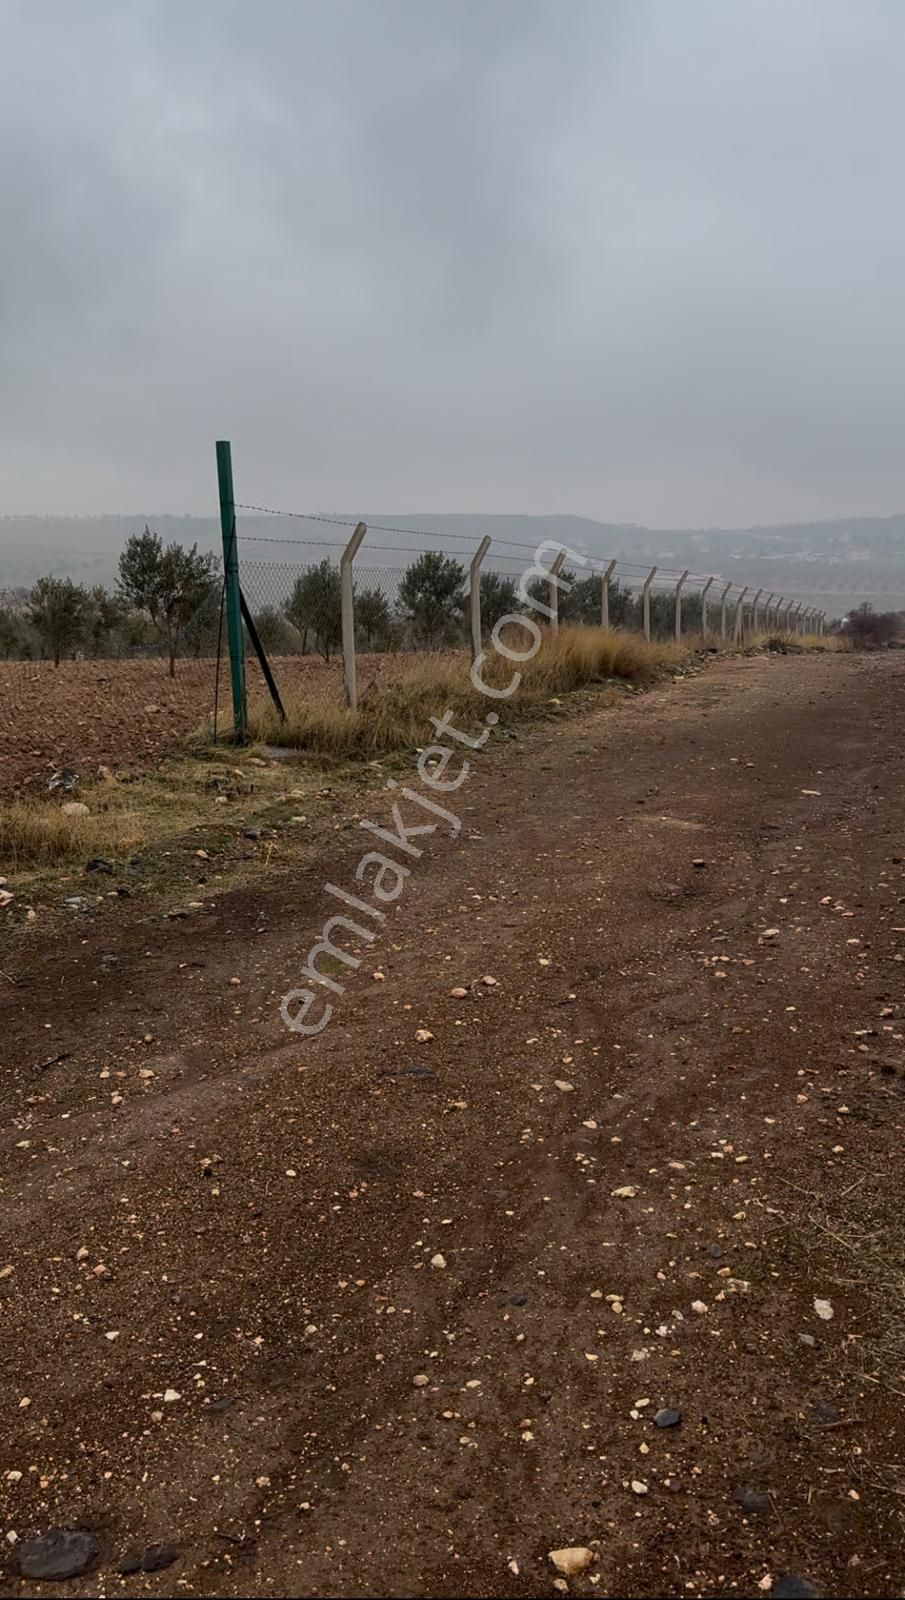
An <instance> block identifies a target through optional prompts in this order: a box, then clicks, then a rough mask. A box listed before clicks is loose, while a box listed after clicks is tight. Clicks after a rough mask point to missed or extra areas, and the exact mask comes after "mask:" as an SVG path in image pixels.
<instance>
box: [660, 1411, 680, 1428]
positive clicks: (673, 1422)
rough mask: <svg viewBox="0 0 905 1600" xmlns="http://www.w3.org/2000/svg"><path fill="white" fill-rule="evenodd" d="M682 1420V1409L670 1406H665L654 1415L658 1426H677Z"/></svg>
mask: <svg viewBox="0 0 905 1600" xmlns="http://www.w3.org/2000/svg"><path fill="white" fill-rule="evenodd" d="M681 1421H682V1413H681V1411H673V1410H672V1409H671V1408H670V1407H669V1406H664V1407H663V1410H662V1411H658V1412H657V1414H656V1416H655V1417H654V1427H656V1428H677V1427H678V1426H679V1423H680V1422H681Z"/></svg>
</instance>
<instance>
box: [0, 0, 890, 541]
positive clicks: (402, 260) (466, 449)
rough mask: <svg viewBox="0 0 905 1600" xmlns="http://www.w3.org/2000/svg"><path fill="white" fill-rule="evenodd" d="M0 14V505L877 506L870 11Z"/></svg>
mask: <svg viewBox="0 0 905 1600" xmlns="http://www.w3.org/2000/svg"><path fill="white" fill-rule="evenodd" d="M4 15H5V28H4V33H5V41H6V48H5V50H4V55H3V60H2V64H0V197H2V214H3V218H4V249H3V258H2V286H0V415H2V418H3V424H4V427H3V442H2V444H0V469H2V481H3V483H4V485H5V499H6V502H7V503H6V505H5V506H4V507H2V508H0V509H6V510H13V509H27V510H60V511H83V510H94V511H104V510H115V509H123V508H128V507H130V506H133V505H144V506H149V505H150V506H157V507H160V509H166V508H169V509H173V510H185V509H191V510H196V511H208V510H210V508H211V504H212V500H213V489H214V482H213V468H212V455H213V444H212V442H213V439H214V438H215V437H217V436H224V435H225V436H228V437H231V438H232V439H233V442H234V451H235V459H236V474H237V482H238V486H239V489H240V492H242V493H243V495H247V496H248V497H250V498H255V499H260V500H263V501H264V502H266V503H271V504H277V505H284V504H285V505H291V506H296V507H299V508H302V509H305V508H311V507H329V506H342V507H343V508H344V509H347V510H348V509H351V510H354V509H355V507H356V506H358V505H362V506H363V505H368V506H371V507H379V506H384V507H386V508H387V509H388V510H393V511H396V512H400V513H401V512H406V511H421V510H431V509H433V510H435V511H437V512H440V511H453V510H476V509H484V510H487V511H506V510H513V511H514V510H521V511H539V512H543V511H552V510H558V511H567V512H579V513H584V514H587V515H591V516H596V517H600V518H603V519H605V520H611V521H617V520H620V521H621V520H626V521H636V522H648V523H656V522H660V523H665V524H668V525H671V526H676V525H677V524H681V523H696V524H708V523H713V522H716V521H719V520H721V521H725V522H729V523H735V524H739V523H746V522H750V521H755V520H758V521H769V520H773V519H775V520H783V519H789V518H792V517H798V516H823V515H833V514H837V515H841V514H845V513H848V512H854V511H861V512H877V513H882V512H891V511H894V510H896V509H898V507H899V504H900V492H901V491H900V487H899V484H900V472H899V457H900V454H901V446H900V442H899V437H898V436H899V433H900V425H899V417H900V415H901V408H902V400H903V387H905V380H903V377H902V374H903V372H905V361H903V356H905V351H903V348H902V346H903V331H902V319H901V316H900V312H899V302H900V298H901V283H902V278H903V267H905V259H903V257H905V223H903V222H902V220H901V215H900V208H899V206H898V188H899V181H900V179H899V171H900V166H901V156H902V143H903V131H905V106H903V103H902V99H901V93H900V84H899V81H898V77H899V73H898V63H899V62H900V61H901V52H902V47H903V45H905V12H903V11H902V10H901V8H900V7H899V5H898V4H897V3H896V0H888V3H887V0H865V3H862V4H861V5H858V6H854V5H851V4H848V3H841V0H801V3H799V4H797V5H794V6H789V5H787V4H781V3H779V0H734V3H733V4H732V5H726V4H724V3H723V0H680V3H677V0H571V3H569V0H567V3H553V0H550V3H546V0H545V3H540V0H484V3H482V4H478V3H476V0H455V3H452V0H329V3H327V0H323V3H320V0H318V3H312V0H292V3H286V0H267V3H260V4H257V5H252V4H251V3H242V4H239V3H237V0H226V3H224V0H192V3H191V4H188V5H187V4H178V3H176V0H158V3H147V0H118V3H117V4H116V5H115V6H113V5H110V4H108V3H103V4H102V3H99V0H80V3H79V5H78V6H72V5H69V4H66V5H64V4H60V3H57V0H39V3H36V0H29V3H27V4H24V3H9V0H7V4H6V5H5V6H4Z"/></svg>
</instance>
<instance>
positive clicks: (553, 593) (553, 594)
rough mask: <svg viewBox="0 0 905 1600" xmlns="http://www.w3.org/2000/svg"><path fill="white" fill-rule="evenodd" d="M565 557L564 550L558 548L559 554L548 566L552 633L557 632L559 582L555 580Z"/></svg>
mask: <svg viewBox="0 0 905 1600" xmlns="http://www.w3.org/2000/svg"><path fill="white" fill-rule="evenodd" d="M565 559H566V552H565V550H560V552H559V555H558V556H557V557H556V560H555V561H554V562H553V563H552V565H551V567H550V579H549V584H548V591H549V595H550V628H551V631H552V632H553V633H558V632H559V584H558V583H557V581H556V580H557V578H558V577H559V574H560V573H561V572H562V567H563V562H564V561H565Z"/></svg>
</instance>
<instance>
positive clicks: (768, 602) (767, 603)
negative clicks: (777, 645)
mask: <svg viewBox="0 0 905 1600" xmlns="http://www.w3.org/2000/svg"><path fill="white" fill-rule="evenodd" d="M775 593H776V590H775V589H774V590H773V592H772V593H771V594H768V595H767V598H766V601H765V602H764V628H765V629H766V631H767V632H768V633H769V631H770V606H771V604H772V601H773V596H774V595H775Z"/></svg>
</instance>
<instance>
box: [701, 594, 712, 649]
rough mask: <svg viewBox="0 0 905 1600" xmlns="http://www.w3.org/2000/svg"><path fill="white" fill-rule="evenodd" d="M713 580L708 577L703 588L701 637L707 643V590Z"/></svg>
mask: <svg viewBox="0 0 905 1600" xmlns="http://www.w3.org/2000/svg"><path fill="white" fill-rule="evenodd" d="M712 582H713V579H712V578H708V579H707V582H706V583H705V585H704V587H703V589H702V590H701V638H702V639H703V641H704V643H705V644H706V643H707V591H708V589H709V588H710V585H711V584H712Z"/></svg>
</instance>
